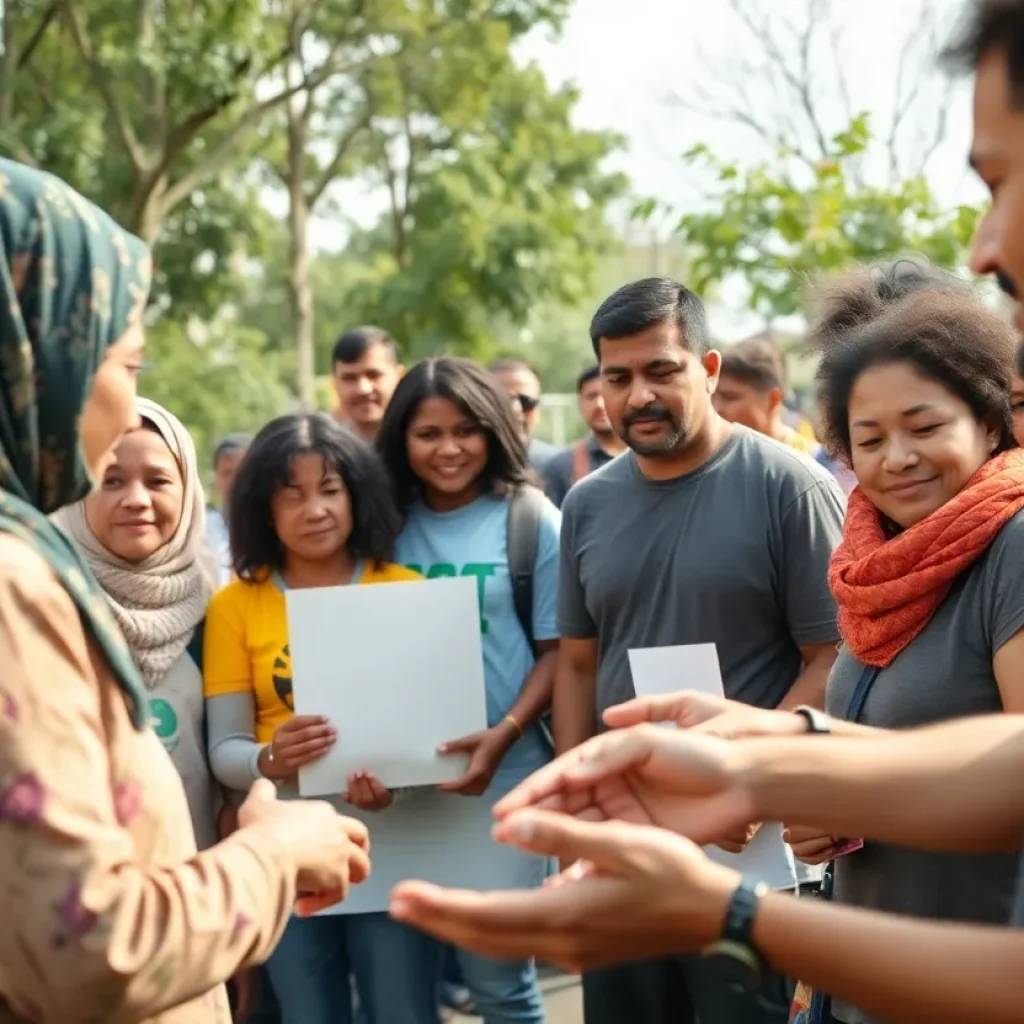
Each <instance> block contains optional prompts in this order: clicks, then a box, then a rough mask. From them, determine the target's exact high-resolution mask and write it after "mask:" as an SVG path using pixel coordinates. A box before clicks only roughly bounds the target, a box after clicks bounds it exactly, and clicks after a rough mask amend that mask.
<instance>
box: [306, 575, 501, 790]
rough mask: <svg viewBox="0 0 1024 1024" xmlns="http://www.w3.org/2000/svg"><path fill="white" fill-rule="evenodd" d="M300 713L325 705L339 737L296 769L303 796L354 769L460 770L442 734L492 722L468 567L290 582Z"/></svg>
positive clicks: (395, 773)
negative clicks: (399, 576) (341, 582)
mask: <svg viewBox="0 0 1024 1024" xmlns="http://www.w3.org/2000/svg"><path fill="white" fill-rule="evenodd" d="M287 601H288V636H289V644H290V647H291V657H292V689H293V693H294V698H295V713H296V714H299V715H324V716H325V717H326V718H327V719H328V720H329V721H330V722H331V723H332V724H333V725H334V726H335V727H336V728H337V730H338V740H337V742H336V743H335V745H334V746H333V747H332V749H331V750H330V751H329V752H328V753H327V754H325V755H324V756H323V757H322V758H320V759H319V760H317V761H315V762H313V763H312V764H309V765H306V766H305V767H304V768H302V769H300V771H299V792H300V793H301V794H302V795H303V796H331V795H337V794H339V793H343V792H345V790H346V789H348V781H347V780H348V776H349V775H350V774H351V773H352V772H355V771H368V772H372V773H373V774H375V775H376V776H377V777H378V778H379V779H380V780H381V782H383V783H384V785H385V786H388V787H389V788H391V789H394V788H396V787H399V786H421V785H436V784H437V783H440V782H451V781H453V780H454V779H457V778H459V776H460V775H462V773H463V772H464V771H465V769H466V763H467V760H466V758H465V756H463V755H459V756H449V757H442V756H441V755H439V754H438V753H437V748H438V746H440V744H442V743H444V742H446V741H448V740H454V739H458V738H459V737H461V736H466V735H469V734H470V733H473V732H477V731H478V730H480V729H485V728H486V727H487V707H486V701H485V693H484V669H483V653H482V650H481V646H480V609H479V603H478V598H477V582H476V579H475V578H473V577H458V578H455V579H443V580H415V581H410V582H407V583H405V582H403V583H388V584H386V585H380V586H365V587H359V586H356V587H324V588H315V589H302V590H289V591H288V593H287Z"/></svg>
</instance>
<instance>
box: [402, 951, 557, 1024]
mask: <svg viewBox="0 0 1024 1024" xmlns="http://www.w3.org/2000/svg"><path fill="white" fill-rule="evenodd" d="M455 956H456V958H457V960H458V963H459V967H461V968H462V977H463V979H464V982H463V983H464V984H465V986H466V988H468V989H469V991H470V993H471V994H472V996H473V1002H474V1003H475V1004H476V1012H477V1015H478V1016H479V1017H482V1018H483V1022H484V1024H544V999H543V997H542V996H541V994H540V988H539V987H538V985H537V967H536V965H535V964H534V962H533V961H532V960H511V961H510V960H490V959H488V958H487V957H485V956H479V955H478V954H476V953H470V952H467V951H466V950H464V949H456V950H455ZM382 1024H383V1022H382Z"/></svg>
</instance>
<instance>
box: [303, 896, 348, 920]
mask: <svg viewBox="0 0 1024 1024" xmlns="http://www.w3.org/2000/svg"><path fill="white" fill-rule="evenodd" d="M344 899H345V894H344V893H343V892H329V893H319V894H317V895H316V896H311V895H304V896H299V897H298V898H297V899H296V900H295V913H296V914H298V916H299V917H312V916H313V915H314V914H319V913H320V911H321V910H326V909H327V908H328V907H333V906H334V905H335V904H337V903H341V902H342V900H344Z"/></svg>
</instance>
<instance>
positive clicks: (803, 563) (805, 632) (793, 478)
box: [559, 427, 846, 727]
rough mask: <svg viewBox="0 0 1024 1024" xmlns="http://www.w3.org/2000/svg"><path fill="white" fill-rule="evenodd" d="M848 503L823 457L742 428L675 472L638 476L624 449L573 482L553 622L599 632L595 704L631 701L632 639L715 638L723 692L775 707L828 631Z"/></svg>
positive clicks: (834, 634) (581, 632)
mask: <svg viewBox="0 0 1024 1024" xmlns="http://www.w3.org/2000/svg"><path fill="white" fill-rule="evenodd" d="M845 507H846V500H845V497H844V495H843V493H842V491H841V490H840V488H839V486H838V485H837V484H836V482H835V480H834V479H833V477H832V476H831V474H829V473H828V472H826V471H825V470H824V469H823V468H822V467H821V466H819V465H817V464H816V463H815V462H813V460H811V459H808V458H807V457H805V456H803V455H801V454H800V453H799V452H796V451H793V450H792V449H790V448H787V447H785V446H784V445H781V444H779V443H778V442H776V441H773V440H771V439H770V438H767V437H764V436H762V435H760V434H755V433H754V432H752V431H749V430H746V429H745V428H742V427H735V428H733V432H732V434H731V436H730V438H729V440H728V441H727V442H726V443H725V445H724V446H723V447H722V448H721V449H720V450H719V451H718V452H716V453H715V454H714V455H713V456H712V457H711V458H710V459H709V460H708V461H707V462H706V463H705V464H704V465H703V466H701V467H699V468H698V469H696V470H694V471H693V472H692V473H688V474H687V475H685V476H682V477H678V478H676V479H674V480H665V481H653V480H648V479H647V478H646V477H645V476H644V475H643V474H642V473H641V472H640V468H639V466H638V465H637V460H636V457H635V456H634V454H633V453H632V452H626V453H625V454H624V455H622V456H620V457H619V458H617V459H615V460H614V461H612V462H610V463H609V464H608V465H607V466H605V467H604V468H603V469H600V470H598V471H597V472H596V473H593V474H591V475H590V476H588V477H586V478H585V479H584V480H582V481H580V482H579V483H578V484H577V485H576V486H575V487H574V488H573V489H572V490H571V491H570V492H569V495H568V497H567V498H566V501H565V506H564V508H563V518H562V566H561V575H560V579H559V595H560V597H559V627H560V632H561V635H562V636H564V637H579V638H588V637H597V639H598V669H597V708H598V712H599V713H600V712H601V711H603V710H604V709H605V708H607V707H609V706H611V705H613V704H619V703H621V702H622V701H625V700H629V699H631V698H632V697H633V696H634V690H633V682H632V678H631V675H630V669H629V661H628V657H627V652H628V651H629V649H630V648H635V647H660V646H668V645H673V644H696V643H714V644H716V645H717V647H718V656H719V660H720V662H721V666H722V679H723V682H724V685H725V691H726V694H727V695H728V696H730V697H732V698H735V699H736V700H741V701H745V702H746V703H748V704H754V705H757V706H759V707H765V708H772V707H775V706H776V705H777V704H778V703H779V701H781V700H782V698H783V697H785V695H786V693H787V692H788V691H789V689H790V687H791V686H792V684H793V682H794V681H795V680H796V678H797V676H799V674H800V671H801V667H802V659H801V655H800V645H804V644H824V643H832V642H835V641H836V640H837V639H838V630H837V627H836V606H835V602H834V600H833V598H832V595H831V593H830V592H829V588H828V580H827V575H828V564H829V560H830V558H831V556H832V552H833V551H834V550H835V548H836V546H837V545H838V543H839V540H840V538H841V535H842V523H843V517H844V515H845ZM679 683H680V689H682V688H683V687H684V686H685V680H680V681H679ZM598 725H599V727H600V722H599V723H598Z"/></svg>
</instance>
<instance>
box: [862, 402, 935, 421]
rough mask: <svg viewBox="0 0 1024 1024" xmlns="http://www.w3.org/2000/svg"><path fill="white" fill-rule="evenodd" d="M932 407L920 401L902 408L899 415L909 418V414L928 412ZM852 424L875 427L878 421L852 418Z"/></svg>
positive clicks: (915, 414)
mask: <svg viewBox="0 0 1024 1024" xmlns="http://www.w3.org/2000/svg"><path fill="white" fill-rule="evenodd" d="M933 408H934V406H931V405H929V404H928V403H927V402H922V403H921V404H920V405H914V406H911V407H910V408H909V409H904V410H903V412H901V413H900V415H901V416H903V417H904V418H906V419H909V418H910V417H911V416H917V415H919V414H920V413H922V412H930V411H931V410H932V409H933ZM852 425H853V426H855V427H877V426H878V421H877V420H854V421H853V424H852Z"/></svg>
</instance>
